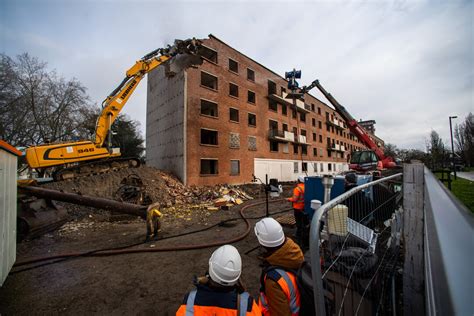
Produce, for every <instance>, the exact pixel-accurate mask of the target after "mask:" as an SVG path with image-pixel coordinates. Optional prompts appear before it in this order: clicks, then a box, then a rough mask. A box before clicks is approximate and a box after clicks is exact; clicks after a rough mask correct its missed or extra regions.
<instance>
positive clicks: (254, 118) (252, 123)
mask: <svg viewBox="0 0 474 316" xmlns="http://www.w3.org/2000/svg"><path fill="white" fill-rule="evenodd" d="M248 123H249V126H257V116H256V115H255V114H252V113H249V114H248Z"/></svg>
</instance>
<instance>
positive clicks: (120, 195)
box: [45, 166, 260, 211]
mask: <svg viewBox="0 0 474 316" xmlns="http://www.w3.org/2000/svg"><path fill="white" fill-rule="evenodd" d="M45 186H46V187H48V188H51V189H55V190H60V191H64V192H69V193H76V194H83V195H91V196H97V197H104V198H110V199H115V200H119V201H124V202H130V203H135V204H142V205H147V204H151V203H157V202H158V203H160V205H161V206H162V208H172V207H179V206H183V205H185V206H186V208H205V209H206V210H207V211H216V210H219V209H229V208H230V207H232V206H233V205H240V204H242V203H243V202H244V201H247V200H250V199H252V196H251V194H252V193H254V192H255V191H256V190H260V186H255V185H245V186H233V185H217V186H203V187H198V186H189V187H188V186H185V185H183V184H182V183H181V182H180V181H179V180H178V179H177V178H176V177H174V176H173V175H171V174H169V173H166V172H163V171H160V170H158V169H155V168H151V167H147V166H141V167H139V168H133V169H122V170H118V171H115V172H110V173H106V174H99V175H93V176H90V177H87V178H79V179H73V180H65V181H60V182H54V183H48V184H45ZM255 187H257V189H255ZM248 192H252V193H251V194H249V193H248Z"/></svg>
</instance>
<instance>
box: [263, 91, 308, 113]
mask: <svg viewBox="0 0 474 316" xmlns="http://www.w3.org/2000/svg"><path fill="white" fill-rule="evenodd" d="M287 95H288V93H285V92H282V95H281V96H279V95H278V94H269V95H268V98H269V99H270V100H273V101H275V102H278V103H280V104H284V105H286V106H289V107H292V106H293V99H287V98H286V96H287ZM296 110H297V111H300V112H303V113H309V112H311V106H310V105H308V104H305V103H304V102H303V101H301V100H299V99H296Z"/></svg>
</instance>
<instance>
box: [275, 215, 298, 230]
mask: <svg viewBox="0 0 474 316" xmlns="http://www.w3.org/2000/svg"><path fill="white" fill-rule="evenodd" d="M276 221H277V222H278V223H280V224H281V225H282V226H289V227H294V226H296V221H295V217H294V216H293V214H286V215H283V216H280V217H277V218H276Z"/></svg>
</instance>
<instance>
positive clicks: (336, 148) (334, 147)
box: [328, 143, 346, 153]
mask: <svg viewBox="0 0 474 316" xmlns="http://www.w3.org/2000/svg"><path fill="white" fill-rule="evenodd" d="M328 150H332V151H338V152H342V153H343V152H345V151H346V148H345V146H344V145H339V144H336V143H332V144H328Z"/></svg>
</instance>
